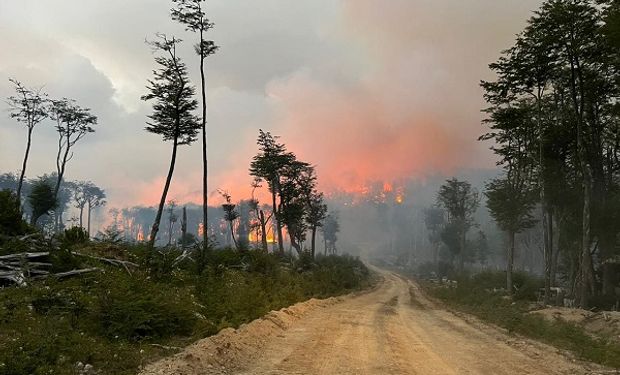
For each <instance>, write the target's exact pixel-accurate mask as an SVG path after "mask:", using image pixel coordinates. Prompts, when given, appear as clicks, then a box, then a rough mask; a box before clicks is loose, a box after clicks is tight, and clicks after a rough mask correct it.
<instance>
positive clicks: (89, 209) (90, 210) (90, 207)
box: [86, 201, 93, 238]
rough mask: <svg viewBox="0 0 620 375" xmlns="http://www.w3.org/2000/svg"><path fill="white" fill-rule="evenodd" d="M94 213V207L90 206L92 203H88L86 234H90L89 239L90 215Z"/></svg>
mask: <svg viewBox="0 0 620 375" xmlns="http://www.w3.org/2000/svg"><path fill="white" fill-rule="evenodd" d="M92 211H93V208H92V206H91V205H90V201H88V224H87V225H88V229H87V230H86V232H87V233H88V238H90V213H91V212H92Z"/></svg>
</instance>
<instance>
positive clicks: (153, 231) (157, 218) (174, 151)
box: [148, 120, 206, 249]
mask: <svg viewBox="0 0 620 375" xmlns="http://www.w3.org/2000/svg"><path fill="white" fill-rule="evenodd" d="M177 128H178V120H177ZM178 144H179V137H178V136H176V137H174V143H173V145H172V157H171V158H170V169H169V170H168V176H167V177H166V184H165V185H164V191H163V193H162V195H161V200H160V201H159V207H158V209H157V215H156V216H155V222H154V223H153V228H151V236H150V238H149V242H148V247H149V249H153V247H155V239H156V238H157V232H159V224H160V222H161V215H162V213H163V211H164V205H165V204H166V196H167V195H168V190H169V189H170V182H171V181H172V173H173V172H174V164H175V163H176V159H177V147H178ZM205 230H206V228H205ZM205 246H206V244H205Z"/></svg>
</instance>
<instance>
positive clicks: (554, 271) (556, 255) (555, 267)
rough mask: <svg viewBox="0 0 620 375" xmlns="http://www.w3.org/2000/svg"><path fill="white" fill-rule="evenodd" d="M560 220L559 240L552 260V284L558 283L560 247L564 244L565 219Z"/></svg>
mask: <svg viewBox="0 0 620 375" xmlns="http://www.w3.org/2000/svg"><path fill="white" fill-rule="evenodd" d="M559 219H560V220H559V222H558V231H557V232H558V241H557V245H556V249H555V251H554V252H553V259H552V261H551V285H554V286H556V285H557V274H558V262H559V259H560V249H561V246H562V221H563V219H562V218H561V217H560V218H559Z"/></svg>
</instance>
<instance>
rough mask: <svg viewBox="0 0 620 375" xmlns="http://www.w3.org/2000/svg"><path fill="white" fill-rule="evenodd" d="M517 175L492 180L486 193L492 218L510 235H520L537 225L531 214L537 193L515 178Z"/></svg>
mask: <svg viewBox="0 0 620 375" xmlns="http://www.w3.org/2000/svg"><path fill="white" fill-rule="evenodd" d="M513 172H514V171H513ZM516 174H518V173H517V172H514V173H512V174H509V175H508V176H507V177H506V178H497V179H494V180H492V181H491V182H489V183H488V184H487V187H486V191H485V195H486V197H487V207H488V209H489V212H490V213H491V216H492V217H493V219H495V221H496V222H497V225H498V226H499V227H500V228H501V229H502V230H504V231H507V232H509V233H520V232H521V231H523V230H524V229H527V228H531V227H533V226H534V224H535V223H536V221H535V220H534V218H533V216H532V214H531V212H532V209H533V208H534V204H535V202H536V198H537V196H536V192H535V191H534V190H533V189H532V188H531V187H530V186H528V185H527V182H524V181H521V180H520V179H518V178H515V177H514V176H513V175H516Z"/></svg>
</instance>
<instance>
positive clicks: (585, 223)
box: [579, 167, 592, 309]
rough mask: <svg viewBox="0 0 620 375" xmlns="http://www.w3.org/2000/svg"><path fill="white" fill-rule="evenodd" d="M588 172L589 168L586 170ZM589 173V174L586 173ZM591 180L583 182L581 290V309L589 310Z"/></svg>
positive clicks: (586, 178) (587, 178) (585, 178)
mask: <svg viewBox="0 0 620 375" xmlns="http://www.w3.org/2000/svg"><path fill="white" fill-rule="evenodd" d="M585 169H586V170H587V167H586V168H585ZM586 173H587V172H586ZM590 189H591V187H590V179H589V177H586V176H584V181H583V194H584V196H583V215H582V227H581V228H582V229H581V230H582V233H581V234H582V237H581V262H580V268H581V274H580V279H581V285H580V288H579V307H581V308H582V309H587V308H588V302H589V301H588V300H589V298H590V288H591V285H590V280H591V279H592V274H591V269H592V255H591V254H590Z"/></svg>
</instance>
